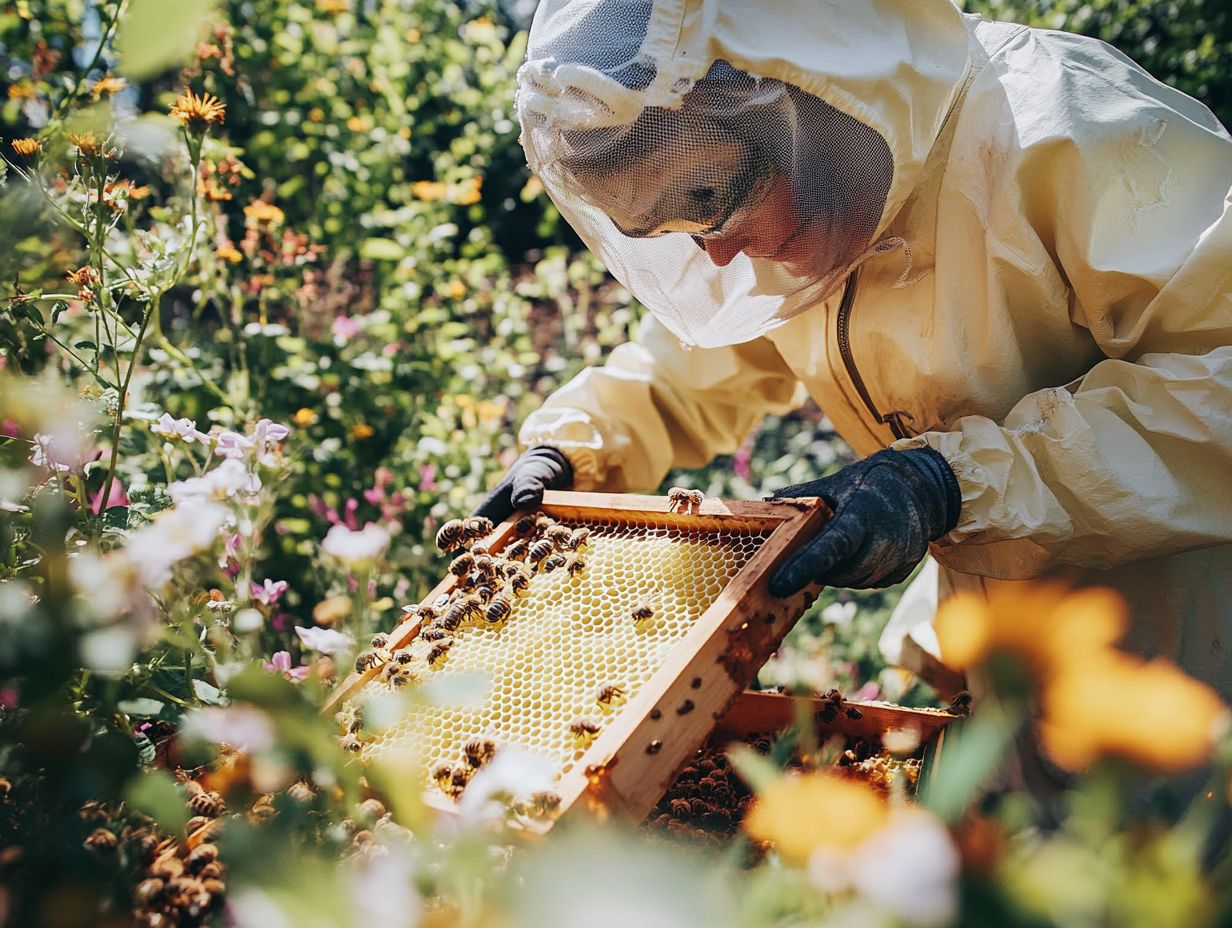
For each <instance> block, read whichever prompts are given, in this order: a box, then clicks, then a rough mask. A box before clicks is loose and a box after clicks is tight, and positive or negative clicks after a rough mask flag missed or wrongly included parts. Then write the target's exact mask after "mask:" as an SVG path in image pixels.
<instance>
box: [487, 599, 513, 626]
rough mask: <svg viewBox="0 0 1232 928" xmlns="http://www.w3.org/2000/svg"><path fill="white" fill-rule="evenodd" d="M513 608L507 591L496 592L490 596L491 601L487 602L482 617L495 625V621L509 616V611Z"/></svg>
mask: <svg viewBox="0 0 1232 928" xmlns="http://www.w3.org/2000/svg"><path fill="white" fill-rule="evenodd" d="M512 608H513V603H512V602H510V598H509V594H508V593H497V594H496V595H495V596H493V597H492V601H491V602H490V603H488V608H487V611H486V612H484V614H483V617H484V618H485V619H487V620H488V621H489V622H491V623H492V624H493V625H495V624H496V623H497V622H503V621H505V620H506V619H507V618H509V613H510V611H511V610H512Z"/></svg>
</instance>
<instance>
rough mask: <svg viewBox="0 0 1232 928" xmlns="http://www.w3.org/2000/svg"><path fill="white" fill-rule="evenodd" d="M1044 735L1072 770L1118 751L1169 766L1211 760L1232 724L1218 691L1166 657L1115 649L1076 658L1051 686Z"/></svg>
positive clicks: (1167, 770) (1178, 768)
mask: <svg viewBox="0 0 1232 928" xmlns="http://www.w3.org/2000/svg"><path fill="white" fill-rule="evenodd" d="M1042 702H1043V710H1044V716H1043V719H1042V720H1041V722H1040V729H1039V730H1040V737H1041V740H1042V742H1043V745H1044V749H1045V750H1046V751H1047V752H1048V754H1049V755H1050V756H1051V757H1052V759H1053V760H1054V761H1055V762H1056V763H1057V764H1058V765H1060V766H1061V767H1063V768H1065V769H1066V770H1071V771H1080V770H1083V769H1084V768H1086V767H1087V766H1089V765H1090V764H1091V763H1092V762H1094V761H1095V760H1097V759H1099V758H1101V757H1118V758H1121V759H1123V760H1128V761H1132V762H1133V763H1136V764H1139V765H1141V766H1143V767H1146V768H1148V769H1151V770H1154V771H1158V772H1160V773H1164V774H1174V773H1180V772H1182V771H1184V770H1189V769H1191V768H1193V767H1197V766H1199V765H1200V764H1203V763H1205V762H1206V761H1207V760H1208V759H1209V758H1210V756H1211V752H1212V751H1213V750H1214V747H1215V742H1216V740H1217V739H1218V737H1219V736H1220V735H1221V734H1222V733H1223V732H1224V731H1226V730H1227V728H1228V721H1229V715H1228V707H1227V706H1225V705H1224V704H1223V702H1222V701H1221V700H1220V698H1219V697H1218V696H1217V695H1216V694H1215V691H1214V690H1212V689H1211V688H1210V687H1208V686H1206V685H1205V684H1203V683H1199V682H1198V681H1197V680H1195V679H1193V678H1192V677H1189V676H1186V675H1185V674H1184V673H1183V672H1182V671H1181V670H1180V668H1178V667H1177V666H1176V665H1175V664H1172V663H1170V662H1168V661H1165V660H1154V661H1144V660H1141V659H1140V658H1137V657H1132V656H1130V655H1128V654H1122V653H1119V652H1116V651H1109V652H1108V653H1107V654H1105V655H1104V656H1102V657H1100V658H1098V659H1096V660H1094V661H1087V662H1084V663H1083V664H1081V665H1078V664H1075V665H1073V666H1071V667H1069V668H1068V669H1067V670H1066V671H1065V672H1064V673H1062V674H1060V675H1059V676H1058V677H1056V678H1055V679H1054V680H1052V681H1051V682H1050V683H1049V684H1048V686H1047V687H1046V688H1045V690H1044V694H1043V700H1042Z"/></svg>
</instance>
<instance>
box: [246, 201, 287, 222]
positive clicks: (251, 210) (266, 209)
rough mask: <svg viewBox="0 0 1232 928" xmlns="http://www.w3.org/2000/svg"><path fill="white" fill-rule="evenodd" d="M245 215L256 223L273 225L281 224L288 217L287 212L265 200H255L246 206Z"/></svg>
mask: <svg viewBox="0 0 1232 928" xmlns="http://www.w3.org/2000/svg"><path fill="white" fill-rule="evenodd" d="M244 216H245V217H247V218H248V219H249V220H251V221H252V222H253V223H255V224H256V225H271V226H276V225H281V224H282V222H283V220H285V219H286V218H287V217H286V213H284V212H283V211H282V210H280V209H279V208H278V207H277V206H275V205H274V204H273V203H266V202H265V201H264V200H253V201H252V202H251V203H249V204H248V205H247V206H245V207H244Z"/></svg>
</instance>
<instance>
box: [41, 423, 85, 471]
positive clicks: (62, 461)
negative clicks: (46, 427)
mask: <svg viewBox="0 0 1232 928" xmlns="http://www.w3.org/2000/svg"><path fill="white" fill-rule="evenodd" d="M82 437H83V436H81V435H78V434H76V433H73V432H71V431H68V430H65V431H61V432H57V433H55V434H46V433H43V432H36V433H35V434H34V439H33V444H32V447H31V451H30V459H29V460H30V463H31V464H33V465H34V466H35V467H45V468H46V469H47V470H50V471H55V472H56V473H58V474H63V473H67V472H68V471H71V470H81V468H82V467H83V466H84V465H85V460H86V455H85V449H84V447H83V446H82Z"/></svg>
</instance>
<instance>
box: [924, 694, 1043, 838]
mask: <svg viewBox="0 0 1232 928" xmlns="http://www.w3.org/2000/svg"><path fill="white" fill-rule="evenodd" d="M1020 717H1021V713H1019V714H1018V718H1020ZM1018 728H1019V724H1018V721H1017V718H1016V717H1015V716H1014V715H1012V714H1011V713H1009V712H1007V711H1006V710H1005V709H1003V708H1001V707H1000V706H997V705H985V706H981V707H980V711H979V712H977V713H976V714H975V715H973V716H972V717H971V718H970V719H968V720H967V721H965V722H962V723H952V724H951V725H950V728H949V729H948V730H947V731H946V733H945V739H944V742H943V744H942V750H941V751H940V752H939V753H938V754H937V755H936V757H935V759H934V761H933V764H932V765H931V766H932V769H931V771H929V775H928V777H927V782H926V784H925V786H924V789H923V790H921V798H920V804H921V805H923V806H924V807H925V808H927V809H931V810H932V811H933V812H936V813H937V814H938V815H939V816H941V818H942V819H944V820H945V821H946V822H947V823H950V824H953V823H954V822H957V821H958V820H959V819H960V818H962V815H963V812H964V811H966V809H967V806H968V805H970V804H971V802H972V801H973V800H974V799H975V798H976V796H977V795H978V793H979V790H980V787H982V786H983V785H984V784H985V783H986V782H987V781H988V780H989V778H990V777H991V776H992V775H993V774H994V773H996V772H997V770H998V769H1000V767H1001V764H1002V763H1004V761H1005V758H1006V757H1007V756H1008V754H1009V748H1010V743H1011V742H1012V741H1013V740H1014V735H1015V732H1017V730H1018Z"/></svg>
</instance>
